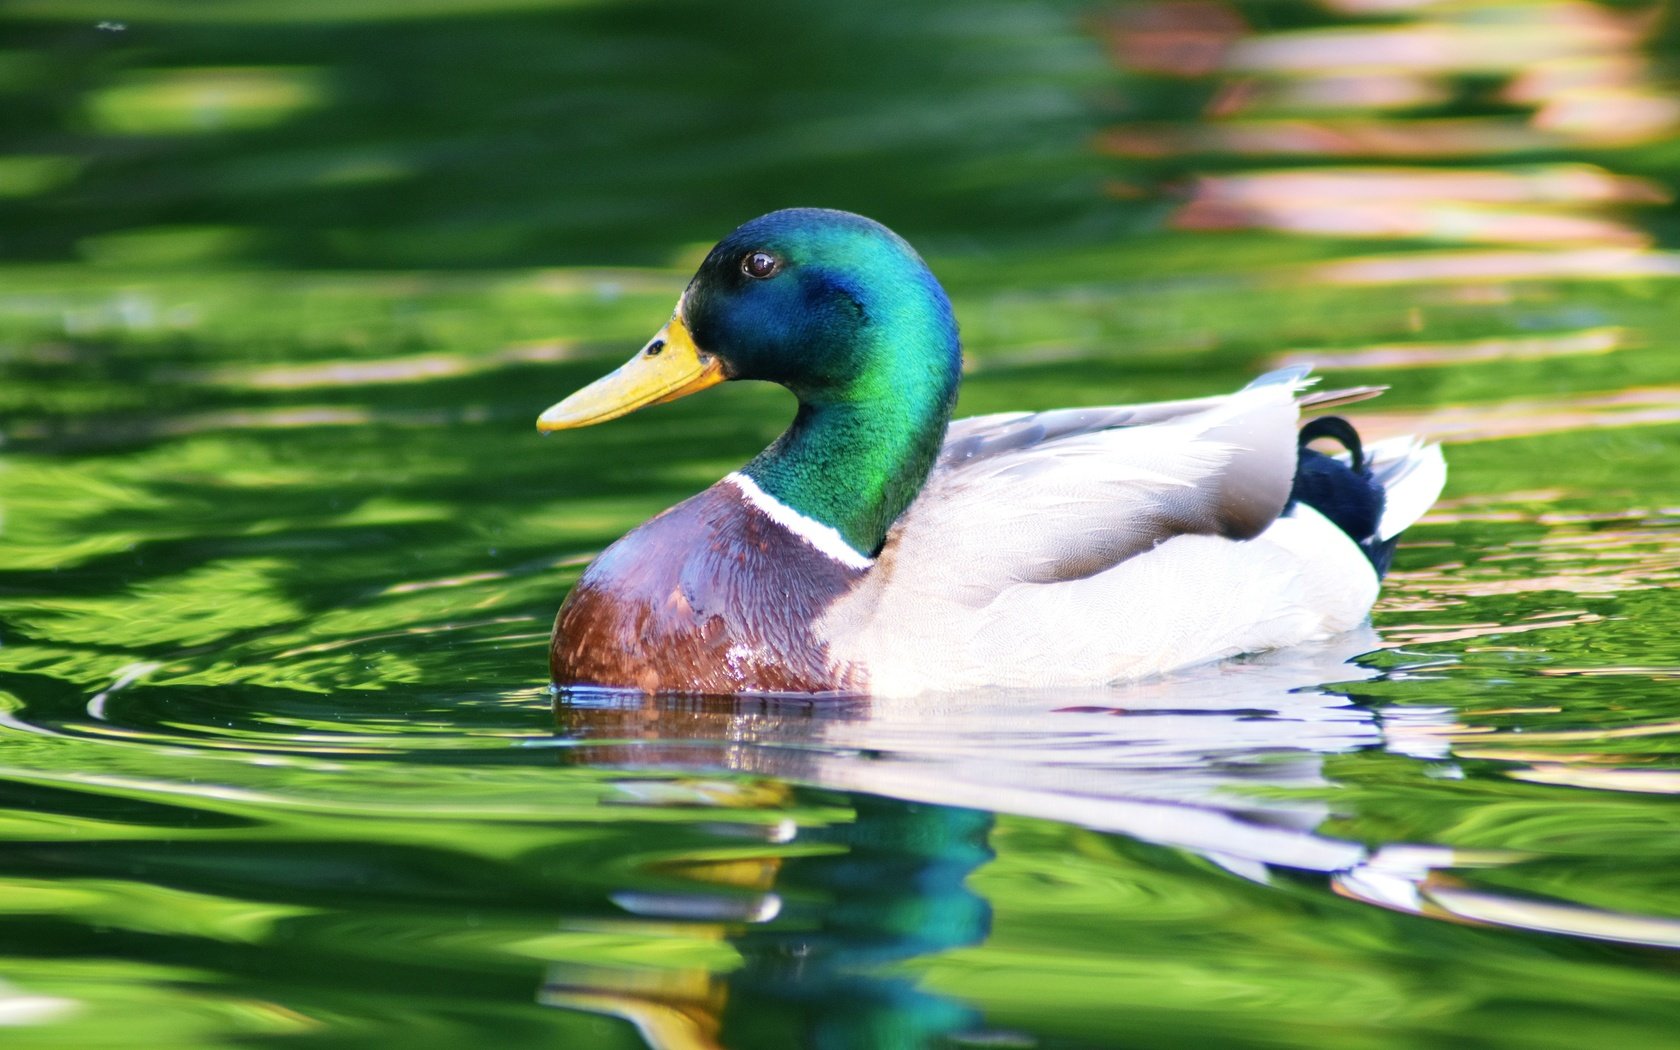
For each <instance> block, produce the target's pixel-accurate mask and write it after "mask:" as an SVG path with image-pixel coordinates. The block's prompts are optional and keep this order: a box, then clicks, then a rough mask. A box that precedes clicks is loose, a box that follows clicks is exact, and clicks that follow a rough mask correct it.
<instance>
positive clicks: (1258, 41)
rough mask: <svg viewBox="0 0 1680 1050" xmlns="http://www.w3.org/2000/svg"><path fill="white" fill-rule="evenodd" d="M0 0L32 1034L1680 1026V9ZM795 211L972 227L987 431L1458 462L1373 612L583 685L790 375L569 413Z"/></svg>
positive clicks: (1181, 1042) (4, 377)
mask: <svg viewBox="0 0 1680 1050" xmlns="http://www.w3.org/2000/svg"><path fill="white" fill-rule="evenodd" d="M0 18H3V19H5V21H6V25H7V30H8V32H7V34H5V39H6V41H7V42H6V44H5V45H4V47H3V48H0V90H3V91H4V92H6V93H7V102H8V106H9V109H8V115H7V117H6V121H7V122H8V131H7V146H6V155H5V156H3V157H0V228H3V229H5V230H6V231H7V233H6V236H5V239H4V240H3V241H0V256H3V259H4V261H3V262H0V434H3V436H4V442H5V444H4V445H3V446H0V723H3V724H0V745H3V746H0V842H3V848H0V982H3V983H0V1026H4V1027H5V1028H6V1031H5V1033H4V1039H5V1041H6V1045H8V1046H22V1047H36V1046H40V1047H54V1046H64V1047H86V1046H112V1045H169V1046H225V1045H230V1044H252V1043H264V1042H267V1041H270V1040H282V1039H283V1040H285V1041H288V1042H294V1043H295V1042H297V1041H299V1040H308V1041H311V1042H312V1043H313V1044H315V1045H322V1046H351V1045H356V1046H361V1045H385V1044H386V1043H388V1042H390V1041H391V1040H393V1039H395V1038H401V1039H402V1040H404V1041H405V1042H406V1043H409V1044H412V1045H416V1046H434V1045H435V1046H458V1045H461V1044H462V1043H463V1042H465V1041H468V1040H472V1041H476V1042H485V1043H492V1042H493V1043H497V1044H508V1045H524V1044H542V1045H556V1046H603V1047H615V1046H627V1047H628V1046H641V1045H656V1046H669V1047H689V1046H727V1047H785V1046H793V1045H811V1046H825V1047H833V1046H859V1047H919V1046H941V1045H945V1046H988V1047H991V1046H1010V1047H1014V1046H1040V1047H1074V1046H1081V1047H1082V1046H1147V1047H1167V1046H1208V1045H1217V1046H1255V1047H1262V1046H1266V1047H1273V1046H1335V1047H1344V1046H1346V1047H1364V1046H1369V1047H1413V1046H1440V1045H1453V1046H1460V1045H1462V1046H1485V1047H1505V1046H1509V1047H1525V1048H1528V1047H1551V1046H1557V1047H1564V1046H1569V1047H1575V1046H1580V1045H1618V1046H1626V1047H1645V1046H1651V1047H1659V1046H1661V1047H1666V1046H1669V1045H1672V1042H1673V1035H1672V1033H1673V1032H1674V1031H1676V1030H1680V1006H1677V1005H1676V1004H1680V971H1677V970H1676V967H1675V960H1676V958H1677V956H1676V955H1675V954H1674V951H1673V949H1674V948H1675V947H1676V946H1680V907H1677V906H1676V903H1675V902H1676V901H1677V900H1680V892H1677V890H1680V886H1677V885H1676V876H1675V872H1677V871H1680V815H1677V814H1680V810H1677V809H1676V807H1675V805H1674V795H1675V793H1676V792H1680V755H1677V751H1676V741H1677V740H1680V703H1677V701H1676V699H1675V697H1676V693H1675V681H1676V679H1677V677H1680V642H1677V641H1676V640H1675V638H1674V632H1673V630H1672V627H1671V625H1672V624H1673V623H1675V622H1676V619H1677V617H1680V600H1677V599H1676V597H1675V594H1676V591H1675V589H1674V584H1675V583H1676V580H1677V577H1680V497H1677V496H1676V495H1675V493H1676V492H1680V458H1677V457H1676V439H1677V438H1680V368H1677V367H1676V365H1675V364H1674V361H1675V357H1674V353H1675V351H1674V348H1673V347H1672V346H1671V345H1670V341H1671V339H1670V335H1669V333H1671V332H1672V331H1674V330H1676V322H1677V321H1680V316H1677V315H1680V310H1677V309H1676V307H1675V306H1674V305H1673V304H1674V303H1675V301H1676V278H1677V276H1680V258H1677V257H1676V255H1675V254H1673V252H1672V251H1671V250H1669V248H1668V247H1667V246H1668V245H1670V244H1672V242H1673V237H1674V231H1675V226H1674V219H1673V215H1674V212H1673V209H1672V207H1671V205H1670V203H1669V202H1670V200H1671V193H1672V190H1671V186H1670V182H1669V180H1668V178H1667V176H1666V174H1665V173H1666V172H1667V171H1669V170H1670V169H1671V166H1672V165H1671V162H1670V160H1669V158H1671V156H1672V153H1673V143H1674V141H1675V138H1674V132H1675V129H1676V114H1677V112H1680V110H1677V107H1676V103H1675V100H1674V97H1673V96H1672V95H1671V94H1670V93H1668V92H1667V90H1666V88H1665V87H1664V86H1663V80H1662V79H1661V76H1660V73H1659V71H1660V70H1661V69H1662V68H1664V67H1665V65H1666V64H1668V63H1671V62H1672V58H1673V54H1674V50H1673V33H1672V28H1671V26H1672V22H1671V20H1670V18H1669V16H1668V15H1667V12H1666V11H1664V10H1662V9H1659V8H1646V7H1642V6H1640V5H1636V4H1629V5H1616V6H1598V5H1594V4H1588V3H1530V4H1510V5H1502V4H1497V3H1444V4H1413V5H1404V4H1371V3H1364V4H1362V3H1355V2H1353V0H1338V2H1337V3H1335V4H1329V5H1326V6H1324V7H1316V6H1309V5H1305V4H1275V3H1274V4H1265V5H1226V4H1219V3H1159V4H1119V5H1108V6H1102V7H1099V8H1096V9H1092V8H1088V7H1085V8H1065V7H1061V6H1058V5H1029V4H1017V3H998V4H992V5H985V6H975V5H970V4H962V5H956V4H952V5H946V4H928V5H918V6H917V7H916V8H915V10H914V11H912V12H909V13H906V12H904V11H901V10H899V9H897V8H896V7H890V6H888V5H879V6H877V5H873V4H866V5H846V6H845V8H844V10H832V9H830V7H829V6H825V5H816V4H787V5H778V6H777V7H776V9H775V10H771V9H769V8H763V9H757V8H754V9H747V8H743V9H739V10H737V11H732V12H731V13H729V14H727V15H719V14H717V13H716V11H715V10H713V9H712V8H710V7H708V6H706V5H698V4H696V5H670V6H667V5H639V4H632V3H617V4H602V5H587V4H578V5H548V4H542V3H536V2H534V0H533V2H517V0H507V2H492V3H469V2H466V0H435V2H429V3H427V4H425V5H423V6H422V5H413V4H403V5H391V4H386V3H383V2H380V0H358V2H355V3H347V2H342V0H341V2H338V3H334V4H331V5H327V4H319V5H317V4H311V3H302V4H300V3H293V4H288V5H273V4H268V3H261V2H257V0H251V2H249V3H243V2H242V3H237V4H224V5H218V7H217V10H216V12H215V13H208V12H206V11H205V10H201V9H200V8H199V7H198V6H197V5H180V4H174V3H168V2H164V0H157V2H142V0H134V2H132V3H129V4H127V5H122V4H118V5H110V4H103V3H102V4H99V5H84V4H81V3H79V2H75V0H55V2H54V3H52V4H44V3H42V4H35V3H29V2H15V3H13V4H11V5H9V6H8V7H7V8H6V9H5V11H4V12H0ZM101 22H105V23H106V24H107V26H106V28H100V27H99V24H100V23H101ZM118 24H120V26H121V28H112V26H115V25H118ZM1493 39H1497V40H1498V41H1499V46H1498V47H1489V46H1485V45H1486V44H1487V42H1488V41H1489V40H1493ZM860 56H867V61H862V60H860ZM935 56H936V57H935ZM1347 56H1356V57H1355V58H1354V59H1353V60H1351V61H1350V60H1349V58H1348V57H1347ZM791 203H824V204H831V205H836V206H843V207H851V208H855V209H858V210H862V211H866V212H869V213H871V214H874V215H876V216H877V217H879V218H881V219H883V220H884V221H887V222H888V223H889V224H891V225H893V226H895V228H898V229H900V230H901V232H904V233H905V234H907V235H908V236H910V237H911V238H912V239H913V240H915V241H916V243H918V244H919V245H921V246H923V247H924V248H925V250H926V254H928V256H929V257H930V259H931V261H932V263H933V265H934V268H935V270H936V271H937V272H938V273H939V274H940V276H941V277H942V279H943V280H944V281H945V282H946V284H947V285H948V287H949V288H950V290H951V292H952V296H953V299H954V301H955V304H956V308H957V311H958V315H959V317H960V319H961V320H962V322H963V326H964V334H965V341H966V345H967V350H968V355H969V374H968V376H967V378H966V380H965V384H964V392H963V401H962V405H961V408H960V409H959V411H960V412H962V413H963V414H969V413H981V412H988V411H999V410H1004V409H1013V408H1023V407H1049V406H1056V405H1065V404H1080V403H1110V402H1117V401H1126V400H1134V399H1144V398H1159V397H1177V396H1187V395H1191V394H1200V393H1208V392H1212V391H1218V390H1222V389H1232V388H1235V387H1236V386H1239V385H1241V384H1242V383H1243V382H1245V381H1246V380H1247V379H1248V378H1249V377H1250V376H1252V375H1253V374H1254V373H1255V372H1256V371H1258V370H1260V369H1263V368H1265V367H1268V366H1270V365H1272V364H1274V363H1278V362H1283V361H1289V360H1296V359H1311V360H1315V361H1318V362H1319V363H1320V365H1321V367H1322V368H1323V370H1324V371H1325V372H1326V373H1327V374H1328V377H1329V378H1328V382H1330V383H1331V384H1334V385H1341V384H1358V383H1367V382H1381V383H1387V384H1390V385H1391V386H1392V387H1393V389H1392V390H1391V391H1390V392H1389V393H1388V394H1386V395H1385V396H1384V397H1383V398H1382V399H1381V400H1380V401H1374V402H1370V403H1367V404H1364V405H1360V406H1358V407H1357V410H1356V412H1355V413H1354V414H1355V416H1356V418H1357V419H1358V420H1359V421H1360V424H1361V426H1362V428H1363V429H1365V430H1366V431H1368V432H1369V433H1371V434H1373V435H1376V436H1382V435H1386V434H1393V433H1404V432H1408V431H1417V432H1424V433H1428V434H1432V435H1435V436H1437V437H1439V438H1442V439H1445V440H1447V441H1448V442H1449V452H1448V455H1449V460H1450V463H1451V471H1452V473H1451V478H1450V481H1449V487H1448V490H1447V493H1446V496H1445V498H1444V499H1443V501H1442V503H1441V504H1440V505H1439V506H1438V507H1437V508H1436V510H1435V511H1433V512H1432V513H1431V515H1430V516H1429V517H1428V518H1426V519H1425V522H1424V523H1423V524H1422V525H1421V526H1420V527H1418V528H1417V529H1415V530H1414V531H1413V532H1411V533H1410V534H1409V535H1408V542H1407V544H1406V545H1405V546H1404V547H1403V548H1402V549H1401V551H1400V554H1399V558H1398V561H1397V565H1396V570H1395V572H1394V573H1393V574H1392V576H1391V577H1390V579H1389V580H1388V582H1387V586H1386V590H1385V596H1384V598H1383V599H1382V602H1381V604H1380V605H1379V606H1378V609H1377V612H1376V614H1375V616H1374V618H1373V619H1374V625H1373V630H1372V632H1371V633H1369V634H1362V635H1359V636H1355V637H1351V638H1347V639H1341V640H1338V641H1337V642H1336V643H1335V644H1332V645H1328V646H1323V647H1317V648H1312V649H1307V650H1299V651H1291V652H1287V653H1276V654H1268V655H1265V656H1259V657H1253V658H1248V659H1244V660H1240V661H1236V662H1233V663H1231V664H1227V665H1221V666H1218V667H1214V668H1206V669H1200V670H1196V671H1192V672H1187V673H1185V674H1182V675H1179V676H1176V677H1174V678H1172V679H1169V680H1165V681H1159V682H1149V683H1141V684H1137V685H1133V686H1127V687H1117V688H1113V689H1103V690H1089V691H1084V692H1079V693H1077V694H1068V693H1061V694H1054V695H1048V694H1020V693H1005V692H991V693H982V694H977V695H963V696H955V697H946V698H941V699H940V700H938V701H937V702H872V701H867V700H858V701H851V702H845V703H827V704H814V705H813V704H769V703H762V702H756V701H755V702H728V701H699V700H692V701H662V702H654V701H643V700H640V699H634V700H631V699H626V698H623V697H615V696H612V695H606V694H601V695H595V694H582V695H578V696H575V697H570V698H567V699H566V701H565V702H563V703H560V704H559V705H556V704H555V702H554V699H553V698H552V697H551V696H550V695H549V693H548V691H547V688H546V683H545V681H544V678H543V675H544V670H545V668H544V660H545V643H546V638H547V631H548V625H549V621H550V619H551V617H552V615H553V611H554V609H555V607H556V606H557V605H558V603H559V601H560V599H561V597H562V596H563V594H564V592H565V588H566V587H567V586H568V585H569V584H570V583H571V582H572V581H573V580H575V578H576V576H577V574H578V572H580V571H581V568H582V566H583V565H584V564H586V563H587V561H588V559H589V558H590V557H591V555H592V554H593V553H594V552H596V551H598V550H599V549H601V547H603V546H604V545H605V544H607V543H609V542H611V540H612V539H614V538H615V537H616V536H618V535H620V534H621V533H622V532H623V531H625V530H626V529H628V528H629V527H631V526H632V525H633V524H635V523H636V522H638V521H640V520H642V519H644V518H645V517H647V516H649V515H650V514H653V513H655V512H657V511H658V510H660V509H662V508H664V507H665V506H668V505H670V504H671V503H674V502H676V501H677V500H679V499H681V498H683V497H684V496H686V495H688V494H690V493H692V492H694V491H696V490H697V489H699V488H701V487H703V486H705V485H707V484H709V483H710V482H711V481H713V480H715V479H716V478H717V477H719V476H720V475H722V474H723V473H725V472H727V471H728V470H730V469H732V468H733V467H735V466H738V465H739V464H740V463H741V462H743V461H744V460H745V459H746V458H748V457H749V456H751V455H752V454H753V453H754V452H756V451H757V450H758V449H759V448H761V447H762V446H763V445H764V444H765V443H766V442H768V441H769V440H770V439H771V438H773V437H774V436H775V434H776V433H777V432H778V430H779V429H780V427H781V425H782V424H783V422H784V421H785V419H786V417H787V414H788V412H789V410H790V402H789V400H788V398H787V397H786V395H784V394H782V393H780V392H778V391H774V390H768V389H765V390H760V389H753V388H736V387H733V386H731V387H729V388H723V389H719V390H716V391H710V392H708V393H707V394H706V395H705V396H703V397H701V398H697V399H691V400H688V401H685V402H682V403H680V404H676V405H672V406H667V407H662V408H659V409H655V410H650V411H648V412H646V413H642V414H639V415H637V416H635V417H632V418H629V419H625V420H622V421H618V422H616V423H614V424H612V425H610V426H604V427H600V428H595V429H591V430H586V431H580V432H576V433H575V434H567V435H564V436H563V437H556V438H551V439H548V440H539V439H538V438H537V436H536V435H535V434H534V432H533V430H532V426H531V425H532V421H533V420H534V417H535V415H536V413H537V412H538V411H540V410H541V409H542V408H543V407H545V406H546V405H547V404H549V403H550V402H552V401H553V400H554V399H556V398H557V397H558V396H559V395H561V394H564V393H566V392H568V391H570V390H571V389H573V388H575V387H577V386H578V385H581V383H583V382H585V381H587V380H588V379H591V378H593V377H594V376H595V375H597V374H599V373H601V372H603V371H605V370H606V369H607V368H608V367H610V366H611V365H613V364H615V363H616V362H617V361H618V360H619V359H621V358H622V357H623V356H625V355H626V354H627V353H628V352H629V350H630V349H631V348H633V347H635V346H638V345H640V343H641V341H642V340H643V339H645V338H646V337H647V335H648V334H650V333H651V332H652V330H653V329H654V328H656V327H657V326H658V324H659V323H661V322H662V321H663V319H664V318H665V316H666V315H667V313H668V311H669V309H670V305H671V303H672V302H673V301H674V299H675V297H676V295H677V293H678V292H679V291H680V290H681V287H682V284H683V282H684V280H685V279H686V274H687V270H688V268H689V267H691V266H692V264H693V262H694V261H695V259H696V253H697V252H698V251H699V250H701V249H702V248H703V247H704V244H705V243H706V242H708V241H709V240H710V239H712V238H715V237H716V236H719V235H721V234H722V233H723V232H725V231H726V230H727V229H728V228H729V227H731V226H732V225H733V224H735V223H736V222H738V221H740V220H741V219H744V218H746V217H750V216H751V215H752V214H755V213H757V212H760V211H763V210H766V209H768V208H770V207H774V206H779V205H783V204H791Z"/></svg>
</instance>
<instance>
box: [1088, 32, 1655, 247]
mask: <svg viewBox="0 0 1680 1050" xmlns="http://www.w3.org/2000/svg"><path fill="white" fill-rule="evenodd" d="M1326 6H1328V7H1330V8H1331V9H1333V10H1335V11H1337V12H1339V13H1340V14H1342V15H1343V16H1345V17H1346V18H1347V19H1349V20H1350V21H1351V20H1355V19H1360V18H1367V17H1369V18H1374V19H1376V18H1380V19H1382V20H1383V21H1382V22H1381V23H1376V22H1373V23H1368V24H1359V23H1357V22H1353V24H1344V25H1340V26H1332V27H1324V28H1311V29H1291V30H1279V31H1271V32H1267V31H1253V30H1249V29H1248V28H1247V27H1246V25H1245V24H1244V22H1243V20H1242V18H1241V17H1240V16H1239V15H1238V14H1237V13H1236V11H1235V9H1234V7H1232V6H1231V5H1227V4H1218V3H1212V2H1194V3H1191V2H1177V0H1173V2H1162V3H1146V4H1142V5H1134V6H1132V7H1130V8H1128V13H1127V14H1125V15H1124V16H1116V17H1114V18H1112V19H1110V20H1109V21H1108V22H1106V23H1105V24H1104V32H1105V37H1106V39H1107V41H1108V43H1109V45H1110V47H1111V50H1112V52H1113V54H1114V55H1115V60H1116V62H1117V64H1119V65H1121V66H1123V67H1125V68H1127V69H1129V70H1131V71H1133V72H1142V73H1149V74H1154V75H1174V76H1181V77H1187V78H1198V77H1199V78H1207V79H1212V80H1214V81H1215V82H1214V83H1213V84H1211V85H1210V86H1211V88H1212V90H1211V93H1210V101H1209V102H1208V104H1207V105H1206V107H1205V108H1204V110H1203V112H1202V114H1201V115H1200V116H1199V117H1198V118H1196V119H1192V120H1173V121H1138V122H1132V123H1129V124H1125V125H1121V126H1117V127H1113V128H1111V129H1109V130H1107V131H1106V132H1104V133H1103V134H1102V135H1101V136H1100V137H1099V139H1098V141H1097V143H1096V148H1097V149H1098V150H1099V151H1102V152H1105V153H1108V154H1111V155H1114V156H1121V157H1132V158H1165V157H1180V156H1196V155H1207V156H1219V157H1232V156H1235V157H1251V158H1274V159H1276V160H1286V159H1295V158H1300V159H1308V158H1310V159H1313V160H1322V159H1337V158H1343V159H1346V160H1349V161H1358V160H1367V159H1368V160H1373V161H1389V162H1395V161H1403V162H1412V163H1413V164H1416V163H1417V162H1421V161H1463V160H1469V159H1478V160H1483V161H1486V162H1489V163H1498V162H1499V161H1501V160H1502V159H1504V158H1507V157H1512V156H1522V155H1532V154H1535V153H1559V152H1567V151H1578V150H1581V149H1603V148H1620V147H1626V146H1632V145H1638V144H1644V143H1651V142H1658V141H1661V140H1663V139H1664V138H1667V137H1669V136H1672V135H1675V134H1676V133H1680V99H1676V98H1674V97H1672V96H1671V94H1670V93H1669V92H1667V91H1666V90H1665V89H1664V87H1663V86H1662V85H1661V84H1660V83H1659V82H1658V80H1657V79H1656V77H1655V76H1654V74H1653V71H1652V68H1651V63H1650V62H1649V60H1648V59H1647V57H1646V56H1645V54H1644V53H1643V49H1644V48H1645V47H1646V46H1647V44H1648V43H1649V41H1650V40H1651V38H1652V36H1653V34H1654V33H1655V32H1656V29H1657V25H1658V22H1659V19H1660V18H1661V16H1662V13H1663V9H1662V7H1661V6H1660V5H1658V4H1655V3H1647V4H1642V5H1638V6H1626V5H1624V6H1611V5H1605V4H1597V3H1591V2H1587V0H1535V2H1532V3H1460V2H1454V3H1447V2H1429V0H1326ZM1188 40H1194V41H1197V42H1199V46H1197V47H1188V46H1186V45H1185V44H1184V42H1185V41H1188ZM1490 79H1491V80H1492V81H1493V82H1492V83H1491V84H1490V83H1488V81H1489V80H1490ZM1465 103H1469V104H1471V105H1477V104H1480V105H1482V106H1483V107H1484V109H1483V111H1482V112H1481V113H1465V114H1464V115H1456V116H1450V117H1448V116H1439V115H1428V116H1422V115H1420V116H1415V117H1410V118H1407V117H1405V116H1404V115H1403V114H1404V111H1405V110H1407V109H1414V110H1415V109H1422V108H1425V107H1436V106H1447V105H1454V104H1457V105H1459V106H1460V107H1462V106H1463V105H1464V104H1465ZM1512 108H1516V109H1520V110H1522V112H1509V110H1510V109H1512ZM1667 198H1668V195H1667V193H1666V192H1665V191H1664V190H1663V189H1661V188H1660V187H1658V186H1657V185H1655V184H1653V183H1651V182H1649V181H1646V180H1640V179H1631V178H1619V177H1617V176H1614V175H1611V174H1609V173H1607V172H1604V171H1601V170H1599V169H1596V168H1591V167H1588V166H1584V165H1556V166H1550V167H1547V168H1541V169H1527V170H1503V171H1502V170H1498V169H1491V168H1490V169H1486V170H1480V171H1476V170H1466V169H1462V168H1454V169H1440V170H1435V171H1430V170H1428V169H1423V168H1419V167H1415V166H1414V167H1410V168H1397V167H1394V166H1393V165H1392V163H1391V164H1389V165H1387V166H1384V167H1374V168H1370V169H1363V170H1362V169H1360V168H1357V167H1351V166H1344V167H1342V168H1338V169H1331V170H1319V171H1298V172H1288V171H1272V172H1254V173H1249V174H1243V175H1223V174H1222V175H1217V176H1214V175H1209V176H1203V177H1201V178H1199V179H1197V180H1196V182H1195V184H1194V189H1193V193H1192V197H1191V199H1190V201H1189V202H1188V203H1187V204H1185V205H1183V206H1182V207H1181V208H1180V209H1178V211H1177V212H1176V213H1175V214H1174V216H1173V218H1172V220H1171V222H1172V224H1173V225H1175V226H1177V227H1178V228H1181V229H1193V230H1234V229H1270V230H1277V231H1282V232H1289V233H1300V234H1307V235H1312V236H1318V237H1359V238H1366V239H1374V238H1384V239H1396V240H1420V239H1421V240H1434V241H1445V242H1454V243H1465V244H1477V243H1481V244H1530V245H1539V244H1546V245H1560V246H1567V245H1581V244H1590V245H1604V246H1618V247H1637V246H1643V245H1645V244H1647V243H1649V241H1650V237H1649V235H1648V234H1647V233H1645V232H1644V231H1643V230H1642V229H1640V228H1639V226H1637V225H1635V224H1634V223H1633V222H1631V221H1629V219H1628V218H1627V217H1625V216H1623V215H1620V214H1605V213H1604V209H1605V208H1607V207H1609V206H1615V205H1626V204H1655V203H1661V202H1665V201H1666V200H1667ZM1542 206H1544V207H1542Z"/></svg>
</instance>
